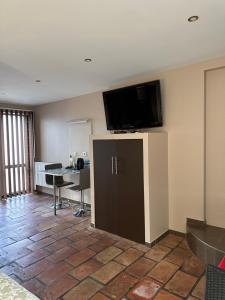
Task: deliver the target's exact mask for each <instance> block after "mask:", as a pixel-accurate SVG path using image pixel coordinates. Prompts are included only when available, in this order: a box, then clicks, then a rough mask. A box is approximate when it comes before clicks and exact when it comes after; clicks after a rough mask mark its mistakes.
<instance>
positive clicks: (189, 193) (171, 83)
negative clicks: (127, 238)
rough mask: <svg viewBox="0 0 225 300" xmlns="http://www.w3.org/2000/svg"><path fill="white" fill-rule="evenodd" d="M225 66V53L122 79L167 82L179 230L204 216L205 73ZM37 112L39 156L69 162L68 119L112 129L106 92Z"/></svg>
mask: <svg viewBox="0 0 225 300" xmlns="http://www.w3.org/2000/svg"><path fill="white" fill-rule="evenodd" d="M222 65H225V57H224V58H222V59H217V60H211V61H207V62H203V63H200V64H196V65H191V66H187V67H184V68H180V69H176V70H169V71H166V72H162V73H160V74H157V75H155V76H149V75H146V76H139V77H138V78H134V79H132V80H130V81H129V82H125V83H121V86H122V85H126V84H133V83H138V82H144V81H148V80H152V79H160V80H161V83H162V95H163V106H164V123H165V126H164V128H163V129H164V130H166V131H168V151H169V152H168V164H169V165H168V169H169V171H168V173H169V224H170V228H171V229H173V230H178V231H183V232H185V222H186V218H187V217H192V218H197V219H201V220H202V219H203V218H204V71H205V70H207V69H211V68H215V67H219V66H222ZM35 112H36V140H37V159H38V160H43V161H62V162H63V163H64V164H67V163H68V156H67V155H66V154H65V153H67V151H66V148H67V145H68V138H67V132H66V131H67V130H66V121H68V120H71V119H76V118H79V119H80V118H91V119H92V120H93V132H94V133H98V134H99V133H104V132H105V131H106V126H105V117H104V109H103V102H102V95H101V93H100V92H99V93H93V94H89V95H84V96H81V97H77V98H74V99H70V100H66V101H60V102H56V103H51V104H47V105H41V106H39V107H36V108H35ZM159 218H160V213H159Z"/></svg>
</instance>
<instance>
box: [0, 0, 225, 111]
mask: <svg viewBox="0 0 225 300" xmlns="http://www.w3.org/2000/svg"><path fill="white" fill-rule="evenodd" d="M191 15H199V17H200V18H199V21H198V22H196V23H189V22H187V18H188V17H189V16H191ZM223 55H225V1H224V0H0V101H1V102H13V103H20V104H31V105H36V104H41V103H46V102H51V101H56V100H60V99H64V98H70V97H73V96H77V95H81V94H85V93H89V92H93V91H97V90H100V89H105V88H108V87H109V86H112V85H114V84H116V83H118V82H121V81H123V80H126V79H127V78H129V77H132V76H137V75H139V74H143V73H153V72H156V71H159V70H163V69H166V68H170V67H174V66H180V65H184V64H188V63H193V62H197V61H199V60H204V59H208V58H213V57H219V56H223ZM86 57H91V58H92V59H93V62H92V63H85V62H84V61H83V59H84V58H86ZM36 79H41V83H36V82H35V80H36Z"/></svg>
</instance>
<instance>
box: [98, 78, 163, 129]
mask: <svg viewBox="0 0 225 300" xmlns="http://www.w3.org/2000/svg"><path fill="white" fill-rule="evenodd" d="M103 100H104V107H105V116H106V124H107V129H108V130H135V129H141V128H151V127H160V126H162V125H163V120H162V108H161V92H160V81H159V80H155V81H151V82H146V83H142V84H137V85H132V86H128V87H124V88H120V89H116V90H111V91H107V92H104V93H103Z"/></svg>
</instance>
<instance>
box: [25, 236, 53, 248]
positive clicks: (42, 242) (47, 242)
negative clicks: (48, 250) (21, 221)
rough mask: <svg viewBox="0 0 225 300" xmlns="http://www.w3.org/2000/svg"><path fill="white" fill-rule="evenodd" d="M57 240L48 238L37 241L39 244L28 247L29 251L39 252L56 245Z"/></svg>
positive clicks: (35, 243)
mask: <svg viewBox="0 0 225 300" xmlns="http://www.w3.org/2000/svg"><path fill="white" fill-rule="evenodd" d="M54 242H55V240H54V239H53V238H51V237H47V238H44V239H42V240H40V241H37V242H34V243H33V244H31V245H29V246H27V248H28V249H30V250H32V251H34V250H37V249H41V248H44V247H46V246H48V245H50V244H52V243H54Z"/></svg>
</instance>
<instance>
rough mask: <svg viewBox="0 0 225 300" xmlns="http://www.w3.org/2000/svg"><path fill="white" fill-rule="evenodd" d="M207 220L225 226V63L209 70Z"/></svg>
mask: <svg viewBox="0 0 225 300" xmlns="http://www.w3.org/2000/svg"><path fill="white" fill-rule="evenodd" d="M206 220H207V223H208V224H210V225H214V226H219V227H224V228H225V67H224V68H221V69H216V70H211V71H208V72H207V73H206Z"/></svg>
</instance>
